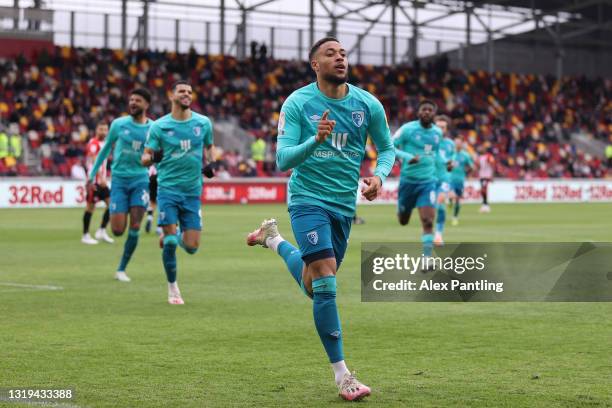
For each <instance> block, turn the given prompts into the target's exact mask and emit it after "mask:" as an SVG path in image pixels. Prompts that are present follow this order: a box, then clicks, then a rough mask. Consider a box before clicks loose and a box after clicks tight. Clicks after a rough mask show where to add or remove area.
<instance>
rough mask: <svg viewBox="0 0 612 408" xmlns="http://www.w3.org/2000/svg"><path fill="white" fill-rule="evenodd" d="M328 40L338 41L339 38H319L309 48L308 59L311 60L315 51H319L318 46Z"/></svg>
mask: <svg viewBox="0 0 612 408" xmlns="http://www.w3.org/2000/svg"><path fill="white" fill-rule="evenodd" d="M330 41H335V42H340V40H338V39H337V38H336V37H324V38H321V39H320V40H319V41H317V42H316V43H314V44H313V45H312V47H311V48H310V52H308V61H312V58H313V57H314V55H315V54H316V53H317V51H319V48H321V46H322V45H323V44H325V43H326V42H330Z"/></svg>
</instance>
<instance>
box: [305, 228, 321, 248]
mask: <svg viewBox="0 0 612 408" xmlns="http://www.w3.org/2000/svg"><path fill="white" fill-rule="evenodd" d="M306 238H308V242H310V243H311V244H312V245H317V242H319V234H317V231H312V232H309V233H308V234H306Z"/></svg>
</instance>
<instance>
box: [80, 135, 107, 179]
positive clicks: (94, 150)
mask: <svg viewBox="0 0 612 408" xmlns="http://www.w3.org/2000/svg"><path fill="white" fill-rule="evenodd" d="M103 146H104V142H101V141H99V140H98V139H96V138H92V139H90V140H89V142H87V147H86V152H85V155H86V163H87V174H88V175H89V174H91V170H92V169H93V165H94V163H95V162H96V157H97V156H98V153H100V150H102V147H103ZM101 182H102V183H106V160H104V162H103V163H102V165H101V166H100V168H99V169H98V174H96V184H99V183H101Z"/></svg>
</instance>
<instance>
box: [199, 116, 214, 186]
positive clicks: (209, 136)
mask: <svg viewBox="0 0 612 408" xmlns="http://www.w3.org/2000/svg"><path fill="white" fill-rule="evenodd" d="M212 129H213V126H212V123H211V122H209V126H208V131H207V132H206V134H205V135H204V146H205V148H204V159H205V160H206V166H204V167H202V174H203V175H204V176H205V177H206V178H213V177H214V176H215V170H217V165H216V162H215V157H216V154H215V145H214V144H213V139H214V138H213V130H212Z"/></svg>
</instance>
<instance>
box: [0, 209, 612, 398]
mask: <svg viewBox="0 0 612 408" xmlns="http://www.w3.org/2000/svg"><path fill="white" fill-rule="evenodd" d="M492 209H493V212H492V213H491V214H486V215H481V214H478V211H477V210H478V207H477V206H474V205H465V206H464V207H463V210H462V219H461V224H460V225H459V226H458V227H451V226H447V234H446V239H447V240H448V241H485V242H489V241H540V242H547V241H588V240H594V241H607V240H610V239H611V238H612V217H611V214H612V205H611V204H555V205H544V204H537V205H494V206H493V207H492ZM203 214H204V224H205V229H204V232H203V235H202V245H201V249H200V251H199V252H198V253H197V254H196V255H194V256H188V255H187V254H185V253H184V252H182V251H180V252H179V254H178V277H179V283H180V286H181V289H182V292H183V296H184V298H185V302H186V305H185V306H184V307H180V306H170V305H168V304H167V303H166V283H165V275H164V273H163V269H162V264H161V253H160V250H159V248H158V246H157V238H156V237H155V236H154V235H146V234H144V233H143V234H142V235H141V240H140V243H139V246H138V248H137V250H136V253H135V255H134V257H133V259H132V262H131V263H130V265H129V268H128V273H129V275H130V276H131V277H132V283H130V284H122V283H119V282H117V281H115V280H113V279H112V278H113V273H114V271H115V268H116V267H117V263H118V261H119V257H120V255H121V251H122V245H123V240H124V238H120V239H118V240H117V242H116V243H115V244H114V245H108V244H100V245H98V246H94V247H91V246H85V245H82V244H81V243H80V229H81V217H82V211H81V210H78V209H68V210H1V211H0V258H1V260H0V282H2V283H3V284H2V285H0V317H1V320H2V325H1V330H0V388H2V387H45V388H61V387H73V388H74V389H75V390H76V399H75V400H74V401H72V402H70V403H69V404H70V406H75V407H209V406H210V407H234V406H257V407H275V406H292V407H302V406H312V407H325V406H340V405H341V404H346V403H345V402H342V401H341V400H340V399H339V398H338V397H337V395H336V394H337V391H336V388H335V387H334V385H333V381H332V378H333V376H332V372H331V369H330V367H329V364H328V362H327V360H326V356H325V353H324V351H323V347H322V346H321V344H320V343H319V339H318V337H317V334H316V332H315V330H314V324H313V321H312V307H311V303H310V300H309V299H307V298H306V297H304V296H303V295H302V294H301V292H300V290H299V288H298V287H297V286H296V285H295V283H294V281H293V280H292V278H291V277H290V275H289V273H288V272H287V271H286V270H285V268H284V264H283V263H282V261H281V259H280V258H278V257H277V256H275V255H274V254H272V252H271V251H269V250H265V249H262V248H250V247H247V246H246V245H245V243H244V242H245V234H246V233H247V232H248V231H251V230H252V229H253V228H254V227H255V226H257V225H258V223H259V222H260V221H261V219H262V218H264V217H271V216H274V217H277V218H278V219H279V224H280V228H281V232H284V235H285V237H286V238H289V239H290V240H291V241H292V242H293V237H292V235H291V228H290V226H289V223H288V217H287V212H286V208H285V207H284V206H280V205H279V206H263V205H262V206H207V207H204V209H203ZM359 214H360V215H361V216H363V217H364V218H365V219H366V221H367V223H366V224H365V225H360V226H354V227H353V231H352V235H351V242H350V245H349V250H348V253H347V256H346V258H345V263H344V264H343V266H342V268H341V269H340V271H339V274H338V286H339V295H338V305H339V309H340V315H341V319H342V323H343V330H344V336H345V337H344V338H345V352H346V358H347V362H348V364H349V367H350V368H351V369H353V370H356V372H357V374H358V378H360V379H361V380H362V381H363V382H365V383H366V384H368V385H370V386H371V387H372V389H373V395H372V396H371V397H369V398H368V399H367V400H366V402H365V403H364V404H365V406H377V407H395V406H411V407H610V406H612V391H611V390H612V358H611V354H610V351H611V350H612V326H611V323H610V322H611V320H610V316H612V304H610V303H361V302H360V292H359V262H360V259H359V249H360V242H362V241H398V240H410V241H417V240H419V229H420V227H419V225H418V223H415V222H414V221H417V220H416V219H414V220H413V222H412V224H411V225H409V226H408V227H400V226H399V225H398V224H397V223H396V220H395V216H394V208H393V207H392V206H371V207H362V208H359ZM100 217H101V211H98V212H97V213H96V215H95V216H94V219H93V221H92V231H93V230H94V228H95V227H96V226H97V224H98V223H99V220H100ZM6 283H21V284H29V285H55V286H61V287H62V288H63V290H56V291H51V290H38V289H31V288H23V287H15V286H7V285H6ZM2 404H3V403H2V402H0V406H7V407H16V406H21V405H19V404H13V403H10V404H9V403H6V402H5V403H4V404H5V405H2Z"/></svg>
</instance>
